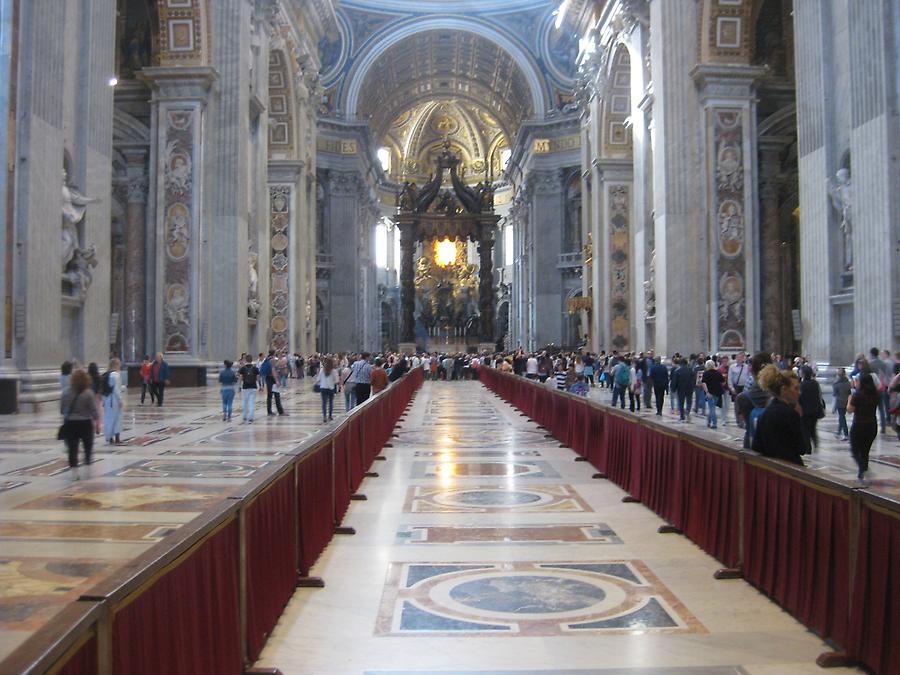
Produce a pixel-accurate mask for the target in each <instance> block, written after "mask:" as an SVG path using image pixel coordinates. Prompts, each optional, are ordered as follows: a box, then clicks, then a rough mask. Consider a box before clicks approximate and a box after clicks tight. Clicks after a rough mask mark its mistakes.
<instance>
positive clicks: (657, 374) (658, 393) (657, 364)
mask: <svg viewBox="0 0 900 675" xmlns="http://www.w3.org/2000/svg"><path fill="white" fill-rule="evenodd" d="M650 381H651V382H652V383H653V395H654V397H655V399H656V414H657V416H661V415H662V409H663V401H664V400H665V398H666V390H667V389H668V388H669V369H668V368H666V367H665V366H664V365H663V364H662V357H661V356H657V357H655V358H654V359H653V366H652V367H651V368H650Z"/></svg>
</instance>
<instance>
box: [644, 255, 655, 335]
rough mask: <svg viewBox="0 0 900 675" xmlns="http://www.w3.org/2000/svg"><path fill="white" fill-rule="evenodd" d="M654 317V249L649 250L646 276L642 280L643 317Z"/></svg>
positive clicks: (648, 318)
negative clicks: (648, 264)
mask: <svg viewBox="0 0 900 675" xmlns="http://www.w3.org/2000/svg"><path fill="white" fill-rule="evenodd" d="M655 318H656V249H651V250H650V267H649V270H648V278H647V280H646V281H645V282H644V319H646V320H650V319H655Z"/></svg>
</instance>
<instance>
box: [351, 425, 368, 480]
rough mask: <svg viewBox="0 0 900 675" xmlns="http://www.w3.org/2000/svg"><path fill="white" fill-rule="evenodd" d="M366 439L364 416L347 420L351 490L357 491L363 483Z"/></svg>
mask: <svg viewBox="0 0 900 675" xmlns="http://www.w3.org/2000/svg"><path fill="white" fill-rule="evenodd" d="M363 412H365V411H363ZM364 442H365V439H364V438H362V416H361V415H354V416H351V417H350V419H349V420H348V421H347V464H348V466H349V467H350V474H349V475H350V492H356V491H357V490H358V489H359V486H360V484H362V480H363V473H364V472H365V470H366V469H365V461H364V459H363V452H364V451H365V450H364V448H365V446H364Z"/></svg>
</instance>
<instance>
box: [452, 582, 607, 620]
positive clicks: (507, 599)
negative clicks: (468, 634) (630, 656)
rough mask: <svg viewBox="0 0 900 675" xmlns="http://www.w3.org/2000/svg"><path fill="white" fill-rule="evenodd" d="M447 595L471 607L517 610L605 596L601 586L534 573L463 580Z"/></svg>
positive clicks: (587, 603)
mask: <svg viewBox="0 0 900 675" xmlns="http://www.w3.org/2000/svg"><path fill="white" fill-rule="evenodd" d="M450 597H451V598H452V599H453V600H456V601H457V602H459V603H461V604H463V605H466V606H468V607H472V608H474V609H481V610H489V611H492V612H512V613H516V614H550V613H558V612H571V611H573V610H577V609H586V608H588V607H592V606H593V605H596V604H598V603H600V602H603V600H604V599H605V598H606V593H604V592H603V590H602V589H601V588H598V587H597V586H594V585H593V584H588V583H585V582H583V581H578V580H576V579H566V578H563V577H548V576H537V575H522V576H504V577H493V578H489V579H476V580H474V581H466V582H463V583H461V584H459V585H458V586H455V587H454V588H453V589H452V590H451V591H450Z"/></svg>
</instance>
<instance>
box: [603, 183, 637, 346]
mask: <svg viewBox="0 0 900 675" xmlns="http://www.w3.org/2000/svg"><path fill="white" fill-rule="evenodd" d="M606 203H607V209H608V219H609V249H608V250H609V263H608V264H609V296H610V297H609V302H610V311H609V317H610V326H609V335H610V344H611V345H612V348H613V349H617V350H619V351H624V350H627V349H628V348H629V347H630V346H631V318H632V317H631V314H632V312H631V304H632V302H631V233H630V227H631V187H630V186H628V185H622V184H608V185H607V200H606Z"/></svg>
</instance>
